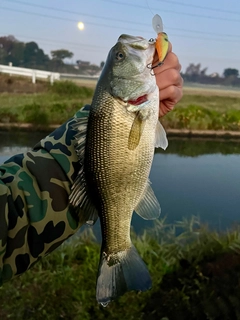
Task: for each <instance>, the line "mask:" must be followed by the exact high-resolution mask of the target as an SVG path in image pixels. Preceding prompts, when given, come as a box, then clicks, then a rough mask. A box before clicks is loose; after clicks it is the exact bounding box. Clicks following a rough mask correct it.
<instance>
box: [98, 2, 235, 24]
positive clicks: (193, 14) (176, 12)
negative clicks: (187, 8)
mask: <svg viewBox="0 0 240 320" xmlns="http://www.w3.org/2000/svg"><path fill="white" fill-rule="evenodd" d="M101 1H104V2H110V3H112V4H119V5H124V6H128V7H135V8H141V9H145V10H146V9H147V10H149V7H146V6H142V5H139V4H132V3H127V2H120V1H117V0H101ZM151 9H152V10H156V11H157V10H159V8H151ZM160 10H161V12H167V13H174V14H178V15H185V16H190V17H197V18H205V19H214V20H221V21H230V22H240V19H237V20H236V19H228V18H218V17H214V16H205V15H200V14H195V13H187V12H178V11H174V10H165V9H162V8H161V9H160Z"/></svg>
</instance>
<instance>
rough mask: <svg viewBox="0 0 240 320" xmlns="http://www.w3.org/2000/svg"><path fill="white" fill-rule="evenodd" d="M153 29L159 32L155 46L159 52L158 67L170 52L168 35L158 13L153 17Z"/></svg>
mask: <svg viewBox="0 0 240 320" xmlns="http://www.w3.org/2000/svg"><path fill="white" fill-rule="evenodd" d="M152 26H153V29H154V30H155V31H156V33H157V39H156V42H155V47H156V50H157V54H158V59H159V62H158V64H157V65H156V66H154V67H153V68H155V67H158V66H160V65H162V64H163V61H164V59H165V58H166V55H167V53H168V36H167V34H166V33H165V32H163V23H162V19H161V17H160V16H159V15H158V14H156V15H155V16H154V17H153V19H152Z"/></svg>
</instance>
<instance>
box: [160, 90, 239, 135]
mask: <svg viewBox="0 0 240 320" xmlns="http://www.w3.org/2000/svg"><path fill="white" fill-rule="evenodd" d="M163 123H164V124H165V127H167V128H173V129H191V130H233V131H235V130H236V131H239V130H240V97H229V96H217V95H216V96H215V95H209V94H208V95H204V94H202V95H190V94H189V95H187V94H186V95H184V96H183V98H182V100H181V101H180V102H179V104H178V105H177V106H176V107H175V109H174V110H173V112H170V113H169V114H168V115H167V116H166V117H164V119H163Z"/></svg>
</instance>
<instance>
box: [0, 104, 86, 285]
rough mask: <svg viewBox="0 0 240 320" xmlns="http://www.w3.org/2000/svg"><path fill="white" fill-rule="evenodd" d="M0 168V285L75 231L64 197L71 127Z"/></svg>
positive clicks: (72, 164)
mask: <svg viewBox="0 0 240 320" xmlns="http://www.w3.org/2000/svg"><path fill="white" fill-rule="evenodd" d="M86 115H87V111H82V110H81V111H79V112H78V113H77V114H76V115H75V117H74V118H72V119H70V120H69V121H67V122H66V123H65V124H63V125H62V126H61V127H59V128H58V129H57V130H55V131H54V132H52V133H51V134H50V135H49V136H47V137H46V138H44V139H43V140H41V141H40V142H39V143H38V144H37V145H36V146H35V147H34V149H33V150H32V151H29V152H27V153H26V154H19V155H16V156H13V157H12V158H10V159H9V160H8V161H6V162H5V163H4V164H3V165H1V166H0V284H2V283H3V282H5V281H7V280H9V279H11V278H12V277H13V276H15V275H19V274H21V273H23V272H24V271H26V270H27V269H29V268H30V267H31V265H32V264H33V263H34V262H36V261H37V260H38V259H39V258H41V257H43V256H45V255H46V254H48V253H49V252H51V251H53V250H54V249H55V248H57V247H58V246H59V245H60V244H61V243H62V242H63V241H64V240H66V239H67V238H69V237H70V236H71V235H72V234H74V233H75V232H76V231H77V230H78V228H79V226H80V225H79V221H78V217H77V216H76V214H75V213H74V212H72V211H70V210H69V201H68V197H69V193H70V188H71V185H72V182H73V180H74V178H75V176H76V174H77V172H78V171H79V164H78V159H77V155H76V153H75V150H74V135H75V131H74V130H73V129H72V124H73V123H74V122H75V121H76V120H75V119H76V117H82V116H86Z"/></svg>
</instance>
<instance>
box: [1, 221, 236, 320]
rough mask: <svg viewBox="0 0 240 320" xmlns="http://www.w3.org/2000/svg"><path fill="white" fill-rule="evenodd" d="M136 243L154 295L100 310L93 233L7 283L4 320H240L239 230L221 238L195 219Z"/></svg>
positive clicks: (127, 299)
mask: <svg viewBox="0 0 240 320" xmlns="http://www.w3.org/2000/svg"><path fill="white" fill-rule="evenodd" d="M133 241H134V243H135V245H136V247H137V249H138V251H139V252H140V254H141V256H142V257H143V259H144V260H145V262H146V264H147V266H148V269H149V271H150V273H151V276H152V280H153V288H152V290H150V291H148V292H145V293H135V292H129V293H127V294H125V295H124V296H123V297H121V298H119V299H118V300H117V301H115V302H111V303H110V304H109V305H108V306H107V307H106V308H103V307H102V306H100V305H98V304H97V302H96V300H95V282H96V274H97V266H98V259H99V250H100V247H99V245H98V244H97V243H96V242H95V241H94V238H93V236H92V235H91V233H89V232H88V234H86V233H83V234H82V235H78V236H75V237H74V238H73V239H72V240H70V241H69V242H68V243H66V244H64V245H63V246H62V247H61V248H60V249H58V250H57V251H55V252H54V253H52V254H50V255H49V256H48V257H46V258H44V259H43V260H42V261H40V262H38V263H37V264H36V265H35V266H34V267H33V269H31V270H29V271H28V272H27V273H25V274H24V275H22V276H20V277H18V278H16V279H14V280H13V281H11V282H9V283H5V284H4V285H3V287H2V288H1V289H0V297H1V299H0V319H3V320H4V319H29V320H31V319H34V320H38V319H39V320H40V319H49V320H54V319H86V320H88V319H94V320H95V319H96V320H98V319H99V320H100V319H123V318H124V319H139V320H140V319H148V320H150V319H171V320H175V319H177V320H181V319H193V320H194V319H201V320H203V319H215V320H217V319H231V320H232V319H240V289H239V286H238V285H237V283H239V280H240V268H239V265H240V255H239V250H240V237H239V230H236V231H231V232H229V233H228V234H222V235H219V234H217V233H215V232H210V231H209V230H207V228H205V227H202V226H201V225H200V224H199V222H198V220H197V219H195V218H193V219H191V220H190V221H186V220H183V221H180V222H178V223H176V224H175V225H171V226H169V225H165V224H164V223H162V222H158V223H157V225H156V227H155V228H154V229H153V230H151V231H149V232H148V233H146V232H145V233H144V234H143V235H142V236H141V237H137V236H135V235H133ZM123 310H124V317H123Z"/></svg>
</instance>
